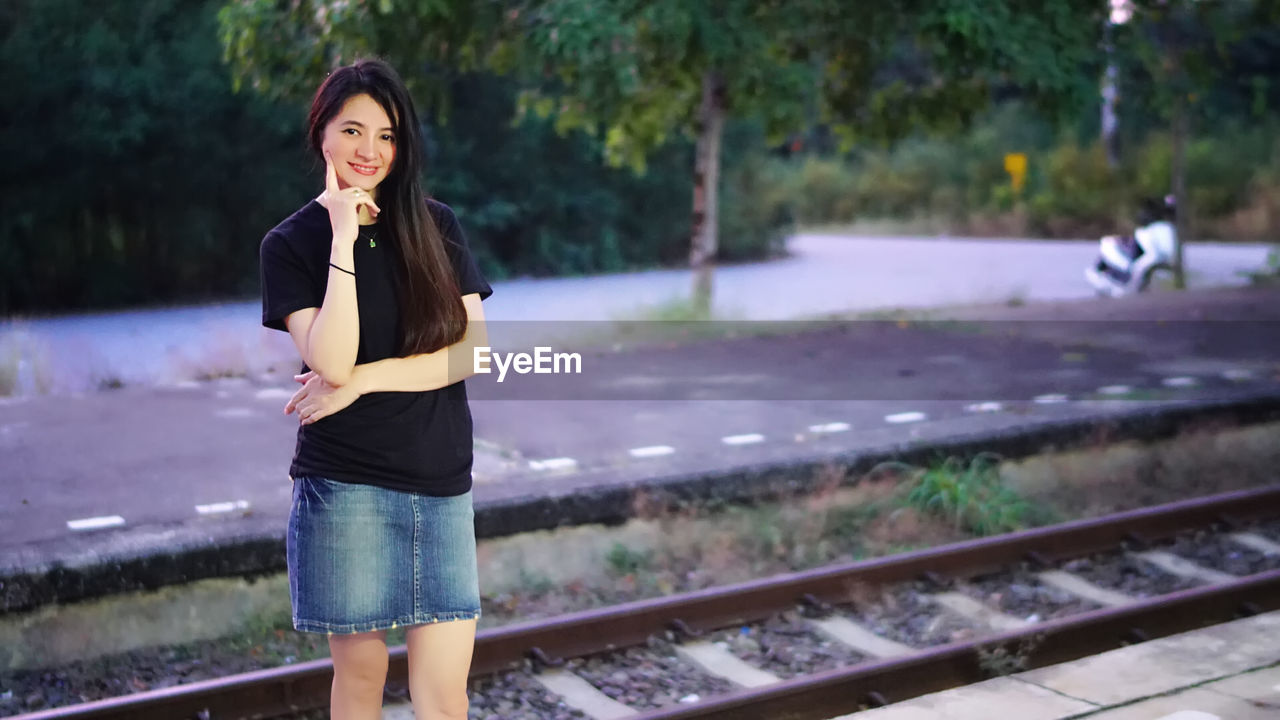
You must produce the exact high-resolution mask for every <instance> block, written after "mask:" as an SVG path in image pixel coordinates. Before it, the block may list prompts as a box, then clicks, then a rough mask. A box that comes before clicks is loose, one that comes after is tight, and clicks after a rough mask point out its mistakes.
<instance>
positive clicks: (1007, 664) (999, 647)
mask: <svg viewBox="0 0 1280 720" xmlns="http://www.w3.org/2000/svg"><path fill="white" fill-rule="evenodd" d="M1042 642H1044V635H1041V634H1037V635H1032V636H1031V637H1028V638H1025V639H1023V640H1021V641H1019V642H1018V646H1017V647H1016V648H1013V649H1010V647H1009V646H1007V645H1005V644H1003V643H997V644H995V645H990V646H987V647H980V648H978V667H979V668H981V669H982V672H983V673H984V674H986V676H987V677H1002V676H1005V675H1012V674H1014V673H1020V672H1025V671H1027V670H1030V669H1031V654H1032V653H1033V652H1035V649H1036V647H1037V646H1039V645H1040V643H1042Z"/></svg>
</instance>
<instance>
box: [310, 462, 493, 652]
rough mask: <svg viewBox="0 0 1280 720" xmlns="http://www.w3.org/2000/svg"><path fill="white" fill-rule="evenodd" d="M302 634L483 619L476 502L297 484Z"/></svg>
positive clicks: (327, 483) (467, 496) (313, 481)
mask: <svg viewBox="0 0 1280 720" xmlns="http://www.w3.org/2000/svg"><path fill="white" fill-rule="evenodd" d="M286 547H287V553H288V564H289V596H290V600H292V602H293V626H294V628H296V629H298V630H301V631H304V632H318V633H329V634H349V633H359V632H370V631H373V630H386V629H390V628H396V627H404V626H408V625H421V624H424V623H435V622H442V621H446V620H470V619H474V618H478V617H480V588H479V581H478V579H477V574H476V536H475V513H474V511H473V509H472V506H471V493H470V492H467V493H464V494H462V495H456V496H452V497H435V496H432V495H420V494H417V493H407V492H399V491H396V490H388V489H386V488H380V487H376V486H373V485H360V484H356V483H346V482H340V481H337V480H328V479H326V478H321V477H315V476H302V477H298V478H295V479H294V481H293V505H292V508H291V509H290V512H289V532H288V538H287V540H286Z"/></svg>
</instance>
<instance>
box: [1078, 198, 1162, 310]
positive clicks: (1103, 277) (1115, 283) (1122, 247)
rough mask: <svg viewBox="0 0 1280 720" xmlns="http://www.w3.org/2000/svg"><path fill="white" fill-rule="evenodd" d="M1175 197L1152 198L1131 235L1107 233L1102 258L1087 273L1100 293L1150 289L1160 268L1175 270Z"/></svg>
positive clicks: (1111, 294)
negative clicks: (1152, 279)
mask: <svg viewBox="0 0 1280 720" xmlns="http://www.w3.org/2000/svg"><path fill="white" fill-rule="evenodd" d="M1174 218H1175V211H1174V202H1173V197H1172V196H1168V197H1165V198H1164V200H1163V201H1161V200H1148V201H1147V202H1145V203H1144V204H1143V209H1142V212H1140V213H1139V214H1138V226H1137V227H1136V228H1135V229H1134V231H1133V234H1131V235H1106V236H1104V237H1103V238H1102V239H1101V240H1099V241H1098V246H1099V247H1098V259H1097V261H1095V262H1094V263H1093V264H1092V265H1090V266H1089V267H1087V268H1085V271H1084V276H1085V279H1086V280H1088V281H1089V284H1090V285H1092V286H1093V288H1094V289H1095V290H1097V291H1098V294H1099V295H1104V296H1109V297H1122V296H1124V295H1129V294H1132V293H1139V292H1142V291H1143V290H1146V289H1147V287H1148V286H1149V285H1150V284H1151V277H1152V275H1154V274H1155V273H1156V272H1157V271H1160V270H1169V271H1172V270H1173V266H1174V253H1175V252H1176V246H1177V240H1178V231H1177V229H1176V227H1175V226H1174Z"/></svg>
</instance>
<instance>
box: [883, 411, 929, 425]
mask: <svg viewBox="0 0 1280 720" xmlns="http://www.w3.org/2000/svg"><path fill="white" fill-rule="evenodd" d="M927 417H929V416H928V415H925V414H924V413H922V412H915V411H911V412H900V413H894V414H892V415H885V416H884V421H885V422H887V423H893V424H895V425H898V424H901V423H913V422H920V421H921V420H924V419H925V418H927Z"/></svg>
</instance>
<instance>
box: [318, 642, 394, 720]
mask: <svg viewBox="0 0 1280 720" xmlns="http://www.w3.org/2000/svg"><path fill="white" fill-rule="evenodd" d="M329 653H330V655H332V656H333V691H332V694H331V695H330V696H329V714H330V717H331V718H332V720H379V718H381V717H382V691H383V688H384V687H385V686H386V684H387V633H386V632H385V631H382V630H379V631H376V632H367V633H356V634H354V635H330V636H329Z"/></svg>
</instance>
